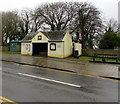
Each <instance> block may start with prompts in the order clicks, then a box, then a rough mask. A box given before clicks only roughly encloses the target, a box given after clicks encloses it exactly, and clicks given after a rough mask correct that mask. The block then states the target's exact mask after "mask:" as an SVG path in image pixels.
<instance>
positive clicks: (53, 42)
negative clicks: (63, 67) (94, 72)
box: [21, 31, 81, 58]
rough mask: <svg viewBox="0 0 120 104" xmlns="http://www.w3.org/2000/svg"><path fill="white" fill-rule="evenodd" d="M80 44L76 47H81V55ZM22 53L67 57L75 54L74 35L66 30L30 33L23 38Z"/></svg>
mask: <svg viewBox="0 0 120 104" xmlns="http://www.w3.org/2000/svg"><path fill="white" fill-rule="evenodd" d="M78 44H79V43H78ZM78 44H76V45H75V49H79V55H81V47H80V46H79V45H78ZM21 54H22V55H43V56H49V57H57V58H65V57H68V56H70V55H72V54H73V43H72V37H71V35H70V34H69V32H65V31H52V32H38V33H30V34H27V35H26V36H25V38H24V39H23V40H22V44H21Z"/></svg>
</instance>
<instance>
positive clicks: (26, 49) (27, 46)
mask: <svg viewBox="0 0 120 104" xmlns="http://www.w3.org/2000/svg"><path fill="white" fill-rule="evenodd" d="M21 54H22V55H32V43H21Z"/></svg>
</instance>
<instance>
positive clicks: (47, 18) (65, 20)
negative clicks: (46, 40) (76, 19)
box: [36, 2, 74, 31]
mask: <svg viewBox="0 0 120 104" xmlns="http://www.w3.org/2000/svg"><path fill="white" fill-rule="evenodd" d="M72 6H73V5H72V3H60V2H57V3H51V4H44V5H42V6H40V7H38V8H37V10H36V14H37V16H39V17H41V18H43V19H44V22H45V24H46V25H48V26H49V27H50V30H53V31H54V30H66V29H67V28H68V25H69V24H70V21H71V20H72V18H73V16H74V11H72V8H73V7H72Z"/></svg>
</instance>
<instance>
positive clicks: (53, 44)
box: [50, 43, 56, 51]
mask: <svg viewBox="0 0 120 104" xmlns="http://www.w3.org/2000/svg"><path fill="white" fill-rule="evenodd" d="M50 50H53V51H55V50H56V44H55V43H51V44H50Z"/></svg>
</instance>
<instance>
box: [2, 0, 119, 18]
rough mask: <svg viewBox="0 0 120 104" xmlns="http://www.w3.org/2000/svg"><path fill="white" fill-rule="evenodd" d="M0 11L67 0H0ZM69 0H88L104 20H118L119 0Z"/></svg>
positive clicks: (79, 0)
mask: <svg viewBox="0 0 120 104" xmlns="http://www.w3.org/2000/svg"><path fill="white" fill-rule="evenodd" d="M0 1H1V2H0V11H8V10H15V9H17V10H21V9H24V8H32V9H33V8H35V7H36V6H38V5H40V4H41V3H48V2H59V1H60V2H62V1H68V0H0ZM69 1H78V2H81V1H83V2H84V1H88V2H91V3H92V4H93V5H94V6H95V7H97V8H98V9H99V10H100V11H101V13H102V17H103V19H105V20H109V19H110V18H114V19H115V20H118V2H119V1H120V0H69Z"/></svg>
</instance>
